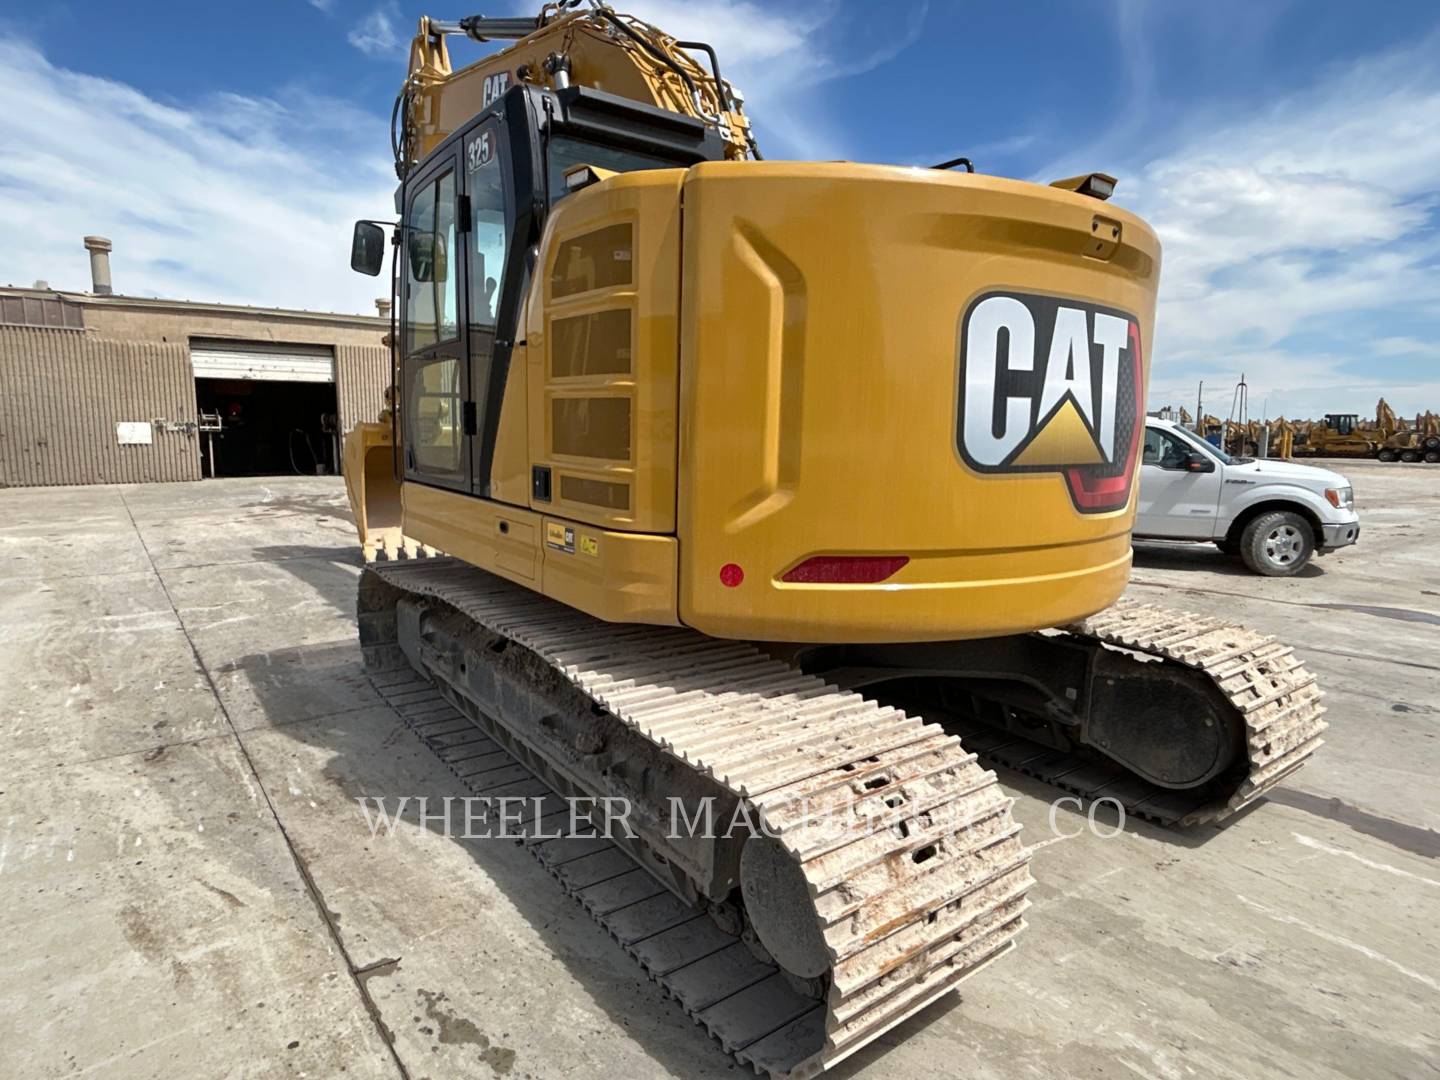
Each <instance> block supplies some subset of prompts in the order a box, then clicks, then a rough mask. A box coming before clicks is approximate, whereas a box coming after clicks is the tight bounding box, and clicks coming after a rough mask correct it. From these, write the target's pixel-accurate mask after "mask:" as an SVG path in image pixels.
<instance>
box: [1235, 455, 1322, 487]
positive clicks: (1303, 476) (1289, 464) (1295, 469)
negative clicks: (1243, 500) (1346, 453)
mask: <svg viewBox="0 0 1440 1080" xmlns="http://www.w3.org/2000/svg"><path fill="white" fill-rule="evenodd" d="M1226 471H1227V472H1235V473H1238V474H1240V475H1242V476H1244V477H1245V478H1246V479H1247V480H1254V481H1256V482H1257V483H1261V484H1264V483H1272V484H1298V485H1299V486H1301V487H1307V488H1310V489H1311V490H1312V491H1321V492H1323V491H1324V490H1325V489H1326V488H1338V487H1348V486H1349V485H1350V481H1349V480H1347V479H1346V478H1345V477H1343V476H1341V475H1340V474H1339V473H1337V472H1332V471H1331V470H1329V469H1322V468H1320V467H1318V466H1315V465H1301V464H1298V463H1297V462H1294V461H1276V460H1274V459H1273V458H1267V459H1264V460H1256V461H1248V462H1246V463H1245V464H1243V465H1228V466H1226Z"/></svg>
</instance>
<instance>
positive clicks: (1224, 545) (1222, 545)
mask: <svg viewBox="0 0 1440 1080" xmlns="http://www.w3.org/2000/svg"><path fill="white" fill-rule="evenodd" d="M1215 546H1216V547H1217V548H1219V549H1220V550H1221V552H1223V553H1224V554H1226V555H1229V556H1231V557H1234V556H1236V555H1239V554H1240V545H1239V544H1237V543H1236V542H1235V541H1234V540H1231V539H1230V538H1228V537H1227V538H1225V539H1224V540H1216V541H1215Z"/></svg>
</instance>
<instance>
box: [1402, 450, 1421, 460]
mask: <svg viewBox="0 0 1440 1080" xmlns="http://www.w3.org/2000/svg"><path fill="white" fill-rule="evenodd" d="M1400 460H1401V461H1419V460H1420V454H1419V452H1418V451H1415V450H1402V451H1400Z"/></svg>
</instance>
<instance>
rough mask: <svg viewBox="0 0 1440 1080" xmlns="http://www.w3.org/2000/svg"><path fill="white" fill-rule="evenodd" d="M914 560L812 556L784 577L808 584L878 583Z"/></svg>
mask: <svg viewBox="0 0 1440 1080" xmlns="http://www.w3.org/2000/svg"><path fill="white" fill-rule="evenodd" d="M909 561H910V556H909V555H812V556H811V557H810V558H808V559H806V560H805V561H804V562H802V563H800V564H799V565H798V566H793V567H791V568H790V569H789V570H786V571H785V573H784V574H782V575H781V576H780V580H781V581H790V582H799V583H803V584H807V585H820V584H830V585H874V584H875V583H876V582H879V581H884V580H885V579H886V578H888V577H890V576H891V575H892V574H894V573H895V572H896V571H897V570H899V569H900V568H901V567H902V566H904V565H905V564H906V563H908V562H909Z"/></svg>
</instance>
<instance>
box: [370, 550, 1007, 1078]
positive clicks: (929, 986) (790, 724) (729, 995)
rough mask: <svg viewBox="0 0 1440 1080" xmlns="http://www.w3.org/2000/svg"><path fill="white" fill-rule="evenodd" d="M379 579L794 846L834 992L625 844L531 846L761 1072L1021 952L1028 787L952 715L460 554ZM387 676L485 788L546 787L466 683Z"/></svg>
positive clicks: (865, 1031) (795, 1071)
mask: <svg viewBox="0 0 1440 1080" xmlns="http://www.w3.org/2000/svg"><path fill="white" fill-rule="evenodd" d="M366 573H370V574H376V575H378V576H379V577H381V578H382V579H383V580H384V581H385V582H387V583H389V584H390V585H391V586H393V587H395V588H398V589H400V590H402V591H404V592H407V593H410V594H412V595H416V594H419V595H425V596H429V597H433V598H435V599H436V600H439V601H441V602H442V603H444V604H446V605H449V606H450V607H452V608H454V609H455V610H457V611H460V612H461V613H463V614H464V615H466V616H467V617H468V618H470V619H472V620H473V621H474V622H475V623H477V624H479V625H481V626H483V627H485V628H486V629H488V630H490V631H491V632H493V633H498V634H501V635H503V636H505V637H506V638H508V639H509V640H510V641H512V642H513V643H515V644H518V645H520V646H523V647H524V648H527V649H529V650H530V651H531V652H532V653H534V654H535V655H536V656H537V657H540V658H541V659H543V660H544V661H545V662H547V663H548V664H550V665H551V666H552V667H554V668H555V669H556V670H557V671H559V672H560V673H561V674H563V675H564V676H565V678H566V679H568V680H569V681H570V682H571V683H572V684H573V685H574V686H575V687H577V688H579V689H580V690H581V691H583V692H584V693H585V694H587V695H588V696H589V697H590V698H591V699H592V700H593V701H595V702H597V703H598V704H600V705H601V706H603V707H604V708H605V709H607V710H608V711H609V712H610V713H611V714H612V715H613V716H615V717H617V718H618V719H619V720H621V721H622V722H623V723H625V724H627V725H628V726H630V727H631V728H632V729H633V730H634V731H636V732H637V733H639V734H640V735H642V736H643V737H645V738H646V739H648V740H650V741H651V742H652V743H653V744H654V745H656V746H657V747H659V748H661V749H662V750H664V751H665V752H667V753H669V754H671V755H673V756H674V757H675V758H677V759H679V760H680V761H682V762H684V763H685V764H687V765H688V766H689V767H690V768H692V769H695V770H696V771H697V772H700V773H702V774H704V775H707V776H709V777H711V778H713V779H714V780H715V781H717V782H718V783H719V784H721V785H722V786H724V787H725V788H727V789H728V790H729V791H730V792H732V793H734V794H735V795H737V796H738V797H740V798H742V799H743V800H745V801H746V803H747V805H748V806H750V807H751V808H753V810H754V812H755V813H756V814H757V815H758V817H759V818H760V819H763V821H764V822H765V824H766V826H767V828H768V829H769V831H770V832H771V833H772V834H773V835H775V836H777V837H778V839H779V841H780V843H781V844H782V845H783V846H784V848H785V850H786V851H787V852H788V853H789V855H790V857H791V858H793V859H794V861H795V863H796V864H797V865H798V866H799V868H800V870H801V872H802V873H803V875H804V877H805V880H806V882H807V883H808V886H809V892H810V894H811V898H812V903H813V909H814V917H815V919H816V920H817V925H818V927H819V930H820V933H821V935H822V936H823V938H824V941H825V944H826V947H827V950H828V952H829V953H830V956H831V968H830V970H829V973H828V976H829V977H828V992H827V994H826V996H825V1000H824V1002H823V1003H821V1002H816V1001H815V1000H813V999H811V998H808V997H806V996H804V995H803V994H799V993H797V992H796V991H795V990H794V989H793V988H792V987H791V984H790V981H789V980H788V979H787V978H786V977H785V976H784V975H783V974H782V973H780V972H779V971H778V969H776V968H775V967H774V966H773V965H767V964H764V963H763V962H762V961H759V960H757V959H756V957H755V956H754V955H753V954H752V952H751V951H750V950H749V949H748V948H747V947H746V946H745V945H744V944H742V943H740V942H739V941H738V940H737V939H736V938H734V937H731V936H729V935H726V934H724V933H723V931H721V930H719V929H718V927H716V926H715V925H714V924H713V923H711V922H710V920H709V918H708V916H703V915H701V914H700V913H699V912H698V911H697V910H696V909H694V908H690V907H687V906H686V905H685V904H684V903H683V902H681V901H680V900H679V899H677V898H676V897H675V896H674V895H673V894H671V893H670V892H668V891H667V890H666V889H665V888H664V886H662V885H661V884H660V883H659V882H658V881H657V880H656V879H655V878H653V877H651V876H650V874H649V873H648V872H647V871H645V870H643V869H641V868H639V867H638V866H637V864H635V863H634V862H632V861H631V860H630V857H629V856H628V855H627V854H626V853H625V852H623V851H622V850H621V849H619V848H618V847H616V846H615V845H613V844H610V842H609V841H607V840H604V839H603V838H601V837H593V836H592V837H576V838H565V839H550V840H540V839H536V840H534V841H532V843H531V847H532V850H533V851H534V853H535V854H536V856H537V857H538V858H539V859H540V861H541V862H542V863H544V864H545V865H546V867H547V869H550V871H551V872H552V873H553V874H554V875H555V876H556V878H557V879H558V880H559V881H560V882H561V884H562V885H563V886H564V887H565V888H566V889H567V891H569V892H570V893H571V894H572V895H573V896H575V897H576V898H577V899H578V900H579V901H580V902H581V903H582V904H584V905H585V907H586V908H587V910H589V911H590V913H591V914H592V915H593V916H594V917H595V918H596V919H597V920H598V921H599V922H600V923H601V925H603V926H605V928H606V929H607V930H608V931H609V932H610V933H611V935H612V936H613V937H615V939H616V940H617V941H619V942H620V943H621V944H622V945H623V946H624V947H625V949H626V951H628V952H629V953H630V954H631V955H632V956H634V957H635V958H636V959H637V960H639V962H640V963H641V965H642V966H643V967H644V969H645V970H646V972H647V973H648V974H649V975H650V977H651V978H653V979H655V980H656V981H657V982H658V983H659V984H660V985H661V986H662V987H663V988H664V989H665V990H666V991H667V992H668V993H670V994H671V995H672V996H673V997H674V998H675V999H676V1000H677V1001H678V1002H679V1003H680V1004H681V1006H682V1007H683V1008H684V1009H685V1011H686V1012H687V1013H688V1014H689V1015H690V1016H692V1017H693V1018H694V1019H695V1020H696V1021H697V1022H698V1023H700V1024H702V1025H703V1026H704V1027H705V1028H706V1029H707V1030H708V1031H709V1032H710V1033H711V1034H712V1035H714V1036H715V1038H716V1039H717V1040H718V1041H719V1042H720V1044H721V1046H722V1047H723V1048H724V1049H725V1050H726V1051H727V1052H729V1053H731V1054H733V1055H734V1056H735V1057H736V1059H737V1060H739V1061H740V1062H742V1063H744V1064H747V1065H750V1066H752V1067H753V1068H754V1069H755V1070H756V1072H758V1073H765V1074H769V1075H771V1076H773V1077H796V1078H798V1077H806V1076H811V1075H814V1074H816V1073H818V1072H820V1071H822V1070H824V1069H826V1068H828V1067H830V1066H831V1065H833V1064H835V1063H836V1062H838V1061H839V1060H841V1059H843V1058H844V1057H846V1056H848V1055H849V1054H851V1053H853V1052H854V1051H855V1050H858V1049H859V1048H860V1047H862V1046H864V1045H866V1044H867V1043H869V1042H872V1041H873V1040H875V1039H876V1038H878V1037H879V1036H880V1035H882V1034H883V1033H884V1032H886V1031H888V1030H890V1029H891V1028H892V1027H894V1026H895V1025H897V1024H899V1023H900V1022H902V1021H903V1020H905V1019H906V1018H908V1017H910V1016H913V1015H914V1014H915V1013H917V1012H919V1011H920V1010H921V1009H923V1008H924V1007H926V1006H927V1005H929V1004H930V1003H932V1002H934V1001H936V1000H937V999H939V998H940V997H942V996H944V995H945V994H947V993H949V992H950V991H952V990H954V989H955V988H956V987H957V986H958V984H959V983H960V982H961V981H962V980H963V979H965V978H967V977H969V976H970V975H972V974H974V973H975V972H976V971H978V970H979V969H980V968H981V967H983V966H984V965H986V964H988V963H990V962H991V961H993V960H995V959H997V958H998V957H999V956H1001V955H1003V954H1004V953H1005V952H1006V951H1008V950H1009V949H1010V948H1012V947H1013V945H1014V943H1015V938H1016V936H1017V935H1018V934H1019V932H1020V930H1021V929H1022V928H1023V926H1024V918H1023V914H1024V911H1025V910H1026V908H1027V907H1028V906H1029V900H1028V899H1027V898H1026V892H1027V890H1028V889H1029V887H1030V885H1031V884H1032V883H1033V879H1032V878H1031V877H1030V872H1029V865H1028V861H1029V852H1028V850H1027V849H1026V848H1025V847H1024V845H1023V844H1022V843H1021V842H1020V839H1019V835H1018V834H1019V831H1020V826H1019V825H1018V824H1017V823H1016V822H1015V821H1014V820H1013V818H1012V816H1011V806H1012V804H1013V801H1014V800H1013V799H1011V798H1008V797H1006V796H1005V795H1004V794H1003V792H1002V791H1001V790H1000V788H999V785H998V784H997V783H996V781H995V776H994V773H992V772H989V771H987V770H985V769H983V768H982V767H981V766H980V765H979V764H978V763H977V760H976V757H975V755H974V754H973V753H969V752H967V751H966V750H965V749H964V748H962V746H961V744H960V741H959V740H958V739H956V738H955V737H954V736H952V735H947V734H946V733H945V732H944V731H943V730H942V729H941V728H939V727H938V726H936V725H933V724H928V723H925V722H923V721H921V720H918V719H914V718H911V717H907V716H906V715H905V714H904V713H903V712H901V711H899V710H898V709H894V708H889V707H882V706H880V705H877V704H876V703H874V702H872V701H867V700H865V699H864V698H863V697H861V695H859V694H856V693H851V692H846V691H843V690H840V689H838V688H836V687H834V686H831V685H829V684H827V683H825V682H823V681H822V680H821V679H819V678H816V677H814V676H808V675H804V674H801V673H799V672H797V671H795V670H794V669H793V668H790V667H789V666H788V665H786V664H784V663H783V662H781V661H778V660H775V659H773V658H772V657H769V656H767V655H765V654H764V653H762V652H761V651H760V650H758V649H756V648H754V647H753V646H750V645H748V644H744V643H739V642H734V641H721V640H717V639H712V638H707V637H705V636H703V635H701V634H698V633H695V632H694V631H690V630H686V629H680V628H665V627H651V626H636V625H618V626H617V625H612V624H607V623H603V622H600V621H599V620H596V619H594V618H591V617H589V616H587V615H585V614H583V613H581V612H578V611H576V610H574V609H572V608H569V607H567V606H565V605H562V604H559V603H557V602H555V601H552V600H549V599H547V598H545V597H543V596H540V595H538V594H536V593H534V592H533V591H530V590H527V589H524V588H522V587H520V586H516V585H513V584H511V583H509V582H507V581H504V580H502V579H500V578H497V577H495V576H493V575H490V574H487V573H485V572H483V571H481V570H478V569H475V568H473V567H470V566H468V565H466V564H464V563H460V562H458V561H455V560H451V559H444V558H442V559H427V560H423V561H415V562H395V563H388V564H381V565H378V566H372V567H371V568H369V569H367V571H366ZM362 596H363V589H362ZM360 614H361V627H362V631H361V632H362V644H365V645H366V646H367V649H366V651H367V658H368V656H369V655H370V653H371V646H373V645H375V644H377V643H375V642H367V641H366V638H365V635H366V630H365V627H366V625H367V613H366V612H365V611H363V610H362V611H361V613H360ZM374 678H375V679H376V681H377V685H378V686H380V687H381V689H382V692H386V693H387V697H389V698H390V699H391V700H392V701H396V700H397V699H399V698H404V697H406V696H407V695H413V696H411V697H409V699H408V700H399V701H397V708H399V709H400V711H401V713H402V715H404V716H405V717H406V722H407V723H410V724H411V726H412V727H413V728H414V729H415V730H416V731H417V732H418V733H420V734H421V735H422V737H423V738H425V739H426V741H427V743H428V744H430V745H432V746H434V747H436V748H437V752H438V753H440V754H441V756H442V758H443V759H444V760H446V761H447V763H448V764H450V765H451V767H452V768H456V766H457V765H462V764H463V765H466V767H467V769H470V770H471V771H467V772H460V771H459V770H458V769H457V775H459V776H461V777H462V779H464V780H465V781H466V783H467V784H468V785H469V786H470V787H471V790H472V791H473V792H474V793H475V794H488V795H495V794H525V793H527V792H535V794H536V795H537V796H541V797H543V792H544V789H543V785H541V786H540V787H539V789H538V790H537V788H536V785H539V783H540V782H539V781H538V780H535V779H534V778H533V777H531V776H529V774H528V773H527V772H526V771H525V770H524V769H523V767H521V766H519V765H516V764H513V762H510V761H509V760H507V759H505V758H502V757H497V756H493V755H495V754H496V753H499V754H503V753H504V752H503V751H502V750H500V747H499V746H498V745H495V744H492V745H493V746H494V748H493V749H488V748H487V747H486V744H485V742H482V741H481V740H483V739H485V736H483V735H480V734H479V732H477V731H476V729H475V727H474V724H473V723H472V722H471V721H470V720H469V719H467V718H466V717H465V716H464V715H462V714H461V713H459V712H457V711H455V710H454V709H451V708H450V707H449V704H450V703H448V702H447V701H446V699H445V697H443V696H442V693H441V692H442V691H443V694H446V695H458V690H456V689H455V688H452V687H448V686H444V685H442V686H441V687H440V688H439V690H436V689H435V687H434V684H431V683H430V682H429V681H428V680H426V681H424V682H421V681H419V680H416V679H415V678H414V677H413V676H411V675H410V674H409V673H408V672H406V671H401V672H399V673H396V672H394V671H391V672H376V673H375V675H374ZM430 695H433V696H430ZM427 706H428V707H431V708H434V709H435V712H434V714H433V715H432V714H431V713H429V712H427V711H426V709H427ZM446 710H448V711H446ZM486 719H487V720H488V719H489V718H486ZM441 740H456V741H454V742H448V741H446V742H442V741H441ZM452 747H453V748H454V749H452ZM481 759H486V760H481ZM467 763H468V764H467ZM477 763H478V764H479V765H484V766H485V768H483V769H478V770H475V769H474V766H475V765H476V764H477ZM552 797H553V796H552ZM557 805H558V804H557ZM835 811H841V813H839V814H836V813H834V812H835ZM556 812H557V813H558V810H557V811H556Z"/></svg>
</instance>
